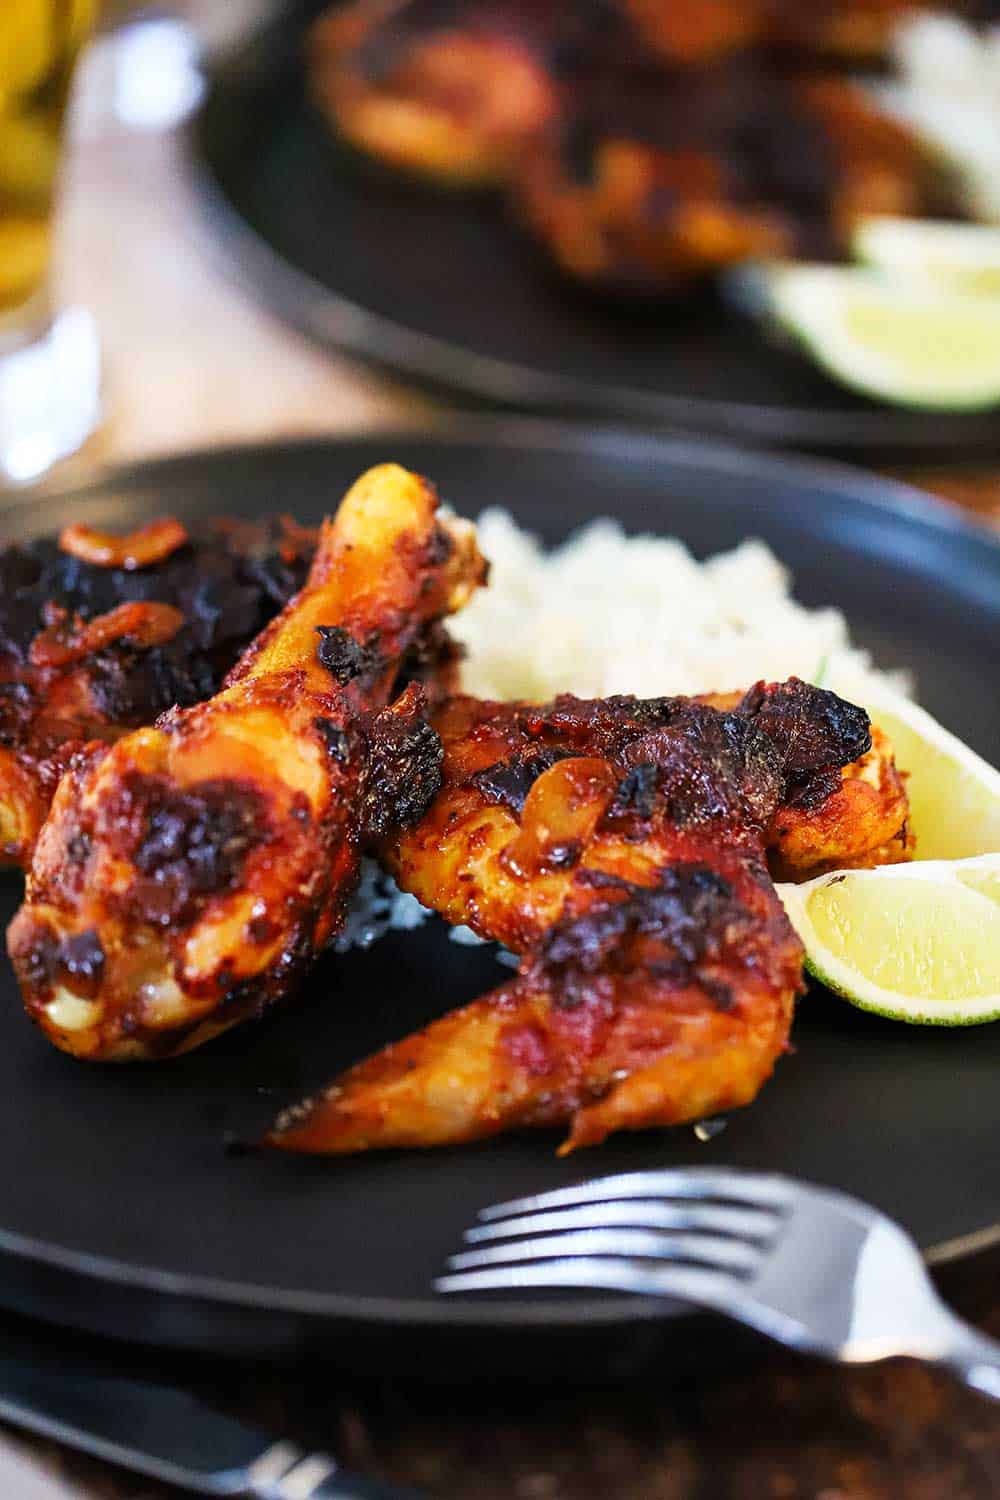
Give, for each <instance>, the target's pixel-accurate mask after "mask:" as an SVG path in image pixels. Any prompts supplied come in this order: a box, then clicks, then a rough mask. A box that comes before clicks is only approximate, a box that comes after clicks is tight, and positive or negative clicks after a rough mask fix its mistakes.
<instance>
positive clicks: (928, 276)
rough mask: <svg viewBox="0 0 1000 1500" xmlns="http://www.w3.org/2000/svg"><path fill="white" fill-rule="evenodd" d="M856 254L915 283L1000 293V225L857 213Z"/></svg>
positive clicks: (976, 293) (983, 294)
mask: <svg viewBox="0 0 1000 1500" xmlns="http://www.w3.org/2000/svg"><path fill="white" fill-rule="evenodd" d="M852 248H853V250H854V254H855V255H856V256H857V258H858V260H863V261H866V262H867V263H868V264H869V265H872V266H877V267H878V269H879V270H880V271H882V272H884V273H886V274H888V275H890V276H893V277H895V278H897V281H898V280H905V281H906V282H909V283H912V284H914V285H919V286H925V287H937V288H939V289H941V290H944V291H953V292H962V293H964V294H965V295H966V296H974V297H1000V228H997V227H996V226H994V225H989V224H953V223H947V222H945V221H944V220H935V219H893V218H888V217H879V218H871V219H862V221H861V222H860V224H859V225H858V227H857V229H856V230H855V232H854V242H853V247H852Z"/></svg>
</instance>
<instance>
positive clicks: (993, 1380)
mask: <svg viewBox="0 0 1000 1500" xmlns="http://www.w3.org/2000/svg"><path fill="white" fill-rule="evenodd" d="M948 1321H949V1325H950V1327H949V1337H948V1339H947V1340H946V1342H945V1344H944V1347H943V1348H942V1350H941V1351H940V1353H939V1355H938V1359H937V1363H938V1364H941V1365H943V1366H944V1367H945V1368H946V1369H948V1370H951V1372H952V1374H953V1375H957V1376H958V1378H959V1380H961V1381H964V1383H965V1384H966V1385H969V1386H971V1387H972V1388H973V1390H976V1391H981V1392H982V1394H983V1395H984V1396H991V1397H992V1398H993V1400H994V1401H1000V1342H998V1341H997V1340H996V1339H991V1338H989V1337H988V1335H987V1334H985V1333H980V1332H979V1331H978V1329H975V1328H971V1327H970V1326H969V1324H968V1323H963V1322H962V1320H961V1319H960V1318H956V1317H951V1318H949V1320H948Z"/></svg>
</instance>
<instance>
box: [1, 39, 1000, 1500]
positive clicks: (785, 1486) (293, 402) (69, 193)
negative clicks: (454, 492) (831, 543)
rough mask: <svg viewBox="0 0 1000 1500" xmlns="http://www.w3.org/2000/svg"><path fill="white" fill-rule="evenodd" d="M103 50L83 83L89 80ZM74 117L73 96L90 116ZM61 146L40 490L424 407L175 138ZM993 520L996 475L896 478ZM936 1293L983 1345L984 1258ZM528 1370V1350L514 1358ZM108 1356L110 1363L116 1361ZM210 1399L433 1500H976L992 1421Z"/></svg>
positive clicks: (350, 1395)
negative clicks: (84, 309)
mask: <svg viewBox="0 0 1000 1500" xmlns="http://www.w3.org/2000/svg"><path fill="white" fill-rule="evenodd" d="M108 64H109V58H108V55H105V56H104V57H103V58H98V59H97V61H96V63H95V64H94V66H93V67H92V68H91V70H90V75H89V86H90V88H91V89H92V91H93V93H94V94H95V95H99V94H100V93H101V91H102V90H105V91H106V89H107V87H108V71H107V68H108ZM91 103H93V99H92V100H91ZM97 106H98V107H97V108H96V117H97V122H96V126H95V123H94V116H95V110H93V109H92V110H91V112H90V119H91V123H90V126H89V127H87V128H84V127H83V126H81V129H80V130H79V131H78V133H77V138H76V139H75V141H74V144H73V148H72V151H71V156H70V161H69V167H68V174H67V181H66V189H65V199H64V208H63V221H62V227H61V256H60V286H61V289H62V294H63V296H64V297H65V298H67V299H69V300H76V301H80V302H83V303H85V304H86V305H88V306H89V307H91V308H92V309H93V310H94V312H95V313H96V315H97V318H98V321H99V323H100V328H101V333H102V337H103V341H104V348H105V351H106V360H107V364H106V411H107V414H106V420H105V422H104V424H103V426H102V428H101V430H100V432H99V433H98V434H97V435H96V436H95V437H94V439H93V440H92V441H91V442H90V443H89V444H88V445H87V448H86V449H85V450H84V452H83V453H82V454H80V455H79V456H78V457H77V458H76V459H74V460H73V461H72V462H70V463H69V464H67V465H63V466H62V469H61V470H60V472H59V473H57V474H56V475H54V476H52V479H51V481H50V482H52V483H57V484H62V483H65V482H67V481H70V480H75V479H77V478H85V477H87V476H88V475H89V474H92V473H94V472H96V471H97V470H98V469H100V468H101V467H103V466H104V465H107V464H109V463H115V462H118V461H121V460H131V459H136V458H141V457H143V456H146V455H150V454H162V453H167V452H171V451H179V450H184V449H189V448H192V447H198V446H204V445H210V444H219V443H228V442H234V441H240V440H257V439H266V438H270V437H285V436H291V435H295V434H303V433H322V432H338V431H345V430H347V429H354V428H358V427H365V428H374V427H378V426H392V425H394V424H398V423H400V422H407V423H408V422H413V421H419V420H420V419H421V417H423V416H426V415H427V414H428V413H431V412H432V411H433V410H434V407H433V406H432V404H431V403H430V402H429V401H428V400H427V399H426V398H425V397H423V396H421V395H418V394H416V393H415V392H413V391H412V390H408V389H406V388H404V387H403V386H401V385H398V384H395V383H393V382H392V381H390V380H388V379H385V378H383V377H381V376H376V375H374V374H372V373H370V372H368V371H366V370H364V369H362V368H360V367H359V366H358V365H356V364H352V363H350V362H348V361H347V360H340V359H336V358H333V357H331V356H329V355H328V354H326V353H320V352H318V351H317V350H316V349H314V348H312V347H311V346H310V345H308V344H307V343H305V342H304V341H303V340H302V339H300V338H299V337H298V336H296V335H295V334H294V333H292V332H290V331H289V330H288V329H287V328H285V327H284V326H282V325H280V324H278V323H276V322H275V321H274V320H273V319H272V318H271V317H270V315H269V314H268V313H267V312H265V311H263V310H262V309H261V308H260V307H258V306H257V305H255V303H254V302H253V301H252V300H251V298H250V297H249V296H248V294H247V293H246V292H245V291H243V290H242V289H241V288H240V287H238V286H236V285H233V284H231V283H230V282H229V281H228V280H227V279H226V277H225V276H224V275H223V274H222V273H221V271H220V270H219V269H218V267H217V266H216V265H215V264H214V263H213V260H212V257H211V255H210V253H209V251H208V250H207V249H206V246H205V244H204V243H203V242H201V241H200V240H199V238H198V236H197V235H196V234H195V232H194V229H193V213H192V204H191V201H190V198H189V195H188V192H187V190H186V188H185V185H184V180H183V173H182V170H181V164H180V152H179V145H178V142H177V140H176V139H175V138H174V137H173V136H171V135H163V134H141V133H129V132H127V131H124V130H122V129H121V128H120V127H117V126H115V125H114V123H113V122H111V121H109V120H108V119H106V118H105V119H103V121H102V120H101V118H100V116H101V113H102V111H101V108H100V99H98V100H97ZM958 457H959V455H956V458H958ZM905 477H908V478H914V477H915V478H917V479H918V480H921V481H923V482H924V483H925V484H927V485H928V486H929V487H931V488H933V489H935V490H936V491H937V492H938V493H939V494H940V495H942V496H943V497H945V498H946V499H947V500H948V502H949V503H952V504H958V505H964V506H966V507H969V508H970V509H971V510H973V511H975V512H976V513H977V514H978V515H979V516H980V517H981V518H982V519H985V520H987V521H992V522H994V523H997V524H1000V471H997V472H988V471H983V470H980V471H978V472H973V471H966V470H959V471H954V470H953V471H950V472H943V471H935V472H933V473H924V474H921V475H917V476H913V475H906V476H905ZM947 1290H948V1292H949V1295H950V1296H951V1297H952V1300H953V1301H954V1303H955V1305H956V1306H957V1307H958V1308H959V1310H960V1311H962V1312H963V1313H964V1314H965V1315H966V1316H969V1317H971V1318H973V1319H975V1320H976V1321H977V1322H978V1323H979V1324H980V1325H981V1326H983V1327H986V1328H988V1329H990V1330H991V1331H992V1332H993V1333H994V1334H995V1335H997V1336H1000V1289H998V1287H997V1284H996V1264H995V1262H994V1263H992V1264H991V1263H989V1262H982V1263H978V1264H973V1265H971V1266H969V1267H966V1268H965V1269H964V1270H963V1271H962V1272H961V1273H957V1272H955V1271H953V1272H952V1273H951V1274H950V1275H949V1277H948V1284H947ZM525 1354H526V1360H527V1359H530V1349H526V1351H525ZM111 1357H112V1358H113V1359H114V1360H115V1361H116V1362H117V1363H119V1364H123V1365H126V1366H127V1365H128V1363H129V1361H130V1359H133V1358H135V1357H136V1356H135V1355H134V1354H130V1353H129V1351H127V1350H115V1351H112V1352H111ZM159 1363H160V1364H161V1365H162V1366H163V1369H164V1371H165V1372H166V1373H169V1374H171V1375H173V1376H181V1377H185V1376H187V1377H190V1378H191V1379H192V1380H193V1381H196V1379H197V1378H200V1383H201V1387H202V1388H203V1389H204V1391H205V1394H206V1397H207V1398H208V1399H210V1400H213V1401H215V1402H217V1403H218V1404H220V1405H221V1406H223V1407H225V1408H226V1409H229V1410H232V1411H235V1412H238V1413H241V1414H243V1415H246V1416H247V1417H253V1418H255V1419H256V1420H258V1421H259V1422H261V1423H263V1424H265V1425H267V1426H269V1427H271V1428H273V1430H274V1431H275V1432H276V1433H278V1434H281V1435H286V1436H290V1437H292V1438H295V1439H296V1440H299V1441H301V1442H303V1443H306V1444H309V1445H310V1446H318V1447H325V1448H329V1449H331V1450H333V1451H334V1452H336V1453H337V1454H338V1455H339V1456H340V1457H341V1459H342V1461H343V1462H344V1463H346V1464H349V1465H350V1466H352V1467H354V1468H356V1469H359V1470H362V1471H366V1472H371V1473H378V1474H380V1475H382V1476H384V1477H395V1478H397V1479H399V1480H401V1481H406V1482H409V1483H410V1484H414V1485H420V1486H422V1487H424V1488H425V1489H426V1491H427V1492H428V1494H431V1495H436V1496H441V1497H445V1500H471V1497H476V1500H772V1497H773V1500H995V1497H996V1496H998V1495H1000V1409H997V1408H995V1407H992V1406H990V1405H988V1404H987V1403H986V1402H985V1401H983V1400H980V1399H979V1398H978V1397H976V1396H974V1395H971V1394H969V1393H968V1392H965V1391H961V1390H959V1389H957V1388H956V1387H955V1386H953V1385H952V1384H951V1383H950V1382H949V1381H947V1380H945V1379H943V1378H940V1377H938V1376H935V1375H932V1374H929V1373H928V1372H926V1371H924V1370H921V1369H919V1368H916V1367H913V1366H901V1365H892V1366H884V1367H880V1368H877V1369H868V1370H857V1371H853V1372H845V1371H843V1370H833V1369H828V1368H825V1367H823V1366H820V1365H815V1364H811V1363H806V1362H804V1361H800V1360H795V1359H792V1358H791V1357H789V1356H785V1355H781V1354H774V1355H773V1356H769V1357H766V1358H764V1359H763V1360H762V1361H761V1362H760V1363H759V1364H755V1365H754V1366H753V1367H752V1368H749V1369H737V1370H729V1371H722V1372H720V1373H719V1374H717V1375H714V1376H712V1377H711V1378H699V1379H687V1380H685V1381H683V1382H682V1383H680V1384H677V1383H673V1382H672V1378H671V1371H670V1370H669V1369H667V1370H663V1371H661V1372H658V1373H657V1375H656V1376H655V1377H654V1378H651V1379H649V1380H648V1381H646V1382H645V1383H644V1384H643V1385H641V1386H639V1387H634V1386H632V1387H626V1388H611V1387H608V1386H607V1385H605V1384H602V1381H601V1375H602V1372H601V1371H600V1370H594V1371H590V1372H588V1378H589V1383H588V1384H586V1385H584V1386H583V1387H580V1388H572V1389H571V1388H565V1387H563V1388H553V1387H549V1388H543V1389H540V1390H539V1389H536V1388H533V1387H532V1385H531V1382H530V1379H529V1378H528V1375H527V1373H526V1379H525V1382H524V1384H523V1385H521V1386H519V1387H516V1388H511V1387H507V1388H504V1389H489V1390H483V1389H481V1388H479V1387H478V1386H477V1385H476V1384H475V1382H474V1381H470V1382H467V1383H466V1388H465V1389H464V1390H461V1389H458V1390H456V1389H445V1390H433V1389H428V1388H427V1387H426V1386H420V1387H417V1386H415V1385H412V1384H407V1383H405V1382H402V1381H399V1380H396V1379H394V1378H393V1376H392V1372H391V1371H386V1374H385V1378H384V1379H383V1380H382V1381H381V1382H378V1383H376V1384H371V1383H369V1384H366V1385H362V1384H360V1383H351V1382H349V1381H344V1379H343V1378H342V1377H338V1376H336V1375H335V1374H333V1373H332V1372H330V1371H327V1370H318V1369H316V1368H315V1367H302V1368H296V1369H292V1370H284V1371H282V1372H275V1371H273V1370H267V1369H264V1368H259V1369H256V1368H248V1367H247V1366H246V1365H243V1366H241V1367H239V1368H229V1367H226V1366H223V1365H220V1366H218V1367H213V1368H212V1369H211V1370H210V1371H209V1372H207V1373H206V1371H205V1368H204V1362H203V1361H196V1362H191V1363H186V1362H184V1361H181V1360H178V1359H176V1358H173V1359H164V1360H162V1361H160V1362H159ZM169 1493H171V1492H170V1491H168V1490H167V1489H166V1488H164V1487H162V1486H158V1485H154V1484H151V1483H149V1482H147V1481H141V1480H137V1479H134V1478H131V1477H129V1476H127V1475H122V1474H120V1473H118V1472H116V1471H114V1470H112V1469H111V1468H109V1467H108V1466H106V1465H103V1464H98V1463H95V1462H92V1461H89V1460H85V1459H82V1458H79V1457H76V1456H74V1455H72V1454H69V1453H66V1452H64V1451H61V1450H59V1449H58V1448H56V1447H55V1446H54V1445H52V1444H50V1443H45V1442H41V1441H36V1440H30V1439H25V1438H24V1437H22V1436H20V1435H17V1434H15V1433H14V1432H13V1431H10V1430H6V1431H5V1430H3V1429H0V1496H2V1497H10V1500H68V1497H73V1500H140V1497H142V1500H160V1497H166V1496H167V1495H168V1494H169Z"/></svg>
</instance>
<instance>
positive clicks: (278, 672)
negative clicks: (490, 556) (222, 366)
mask: <svg viewBox="0 0 1000 1500" xmlns="http://www.w3.org/2000/svg"><path fill="white" fill-rule="evenodd" d="M436 512H437V500H436V497H435V495H434V492H433V490H432V489H431V487H430V486H429V485H428V484H427V483H426V482H425V481H423V480H421V479H419V478H417V477H416V476H414V475H412V474H408V473H407V472H406V471H404V470H402V469H399V468H396V467H395V466H386V467H383V468H378V469H373V470H372V471H371V472H370V473H368V474H366V475H364V476H363V477H362V478H361V479H360V480H358V482H357V483H356V484H355V486H354V487H353V489H352V490H351V491H350V493H349V494H348V495H347V497H346V498H345V500H344V501H343V503H342V505H341V507H340V509H339V511H338V512H337V515H336V517H335V519H334V520H333V521H328V522H327V523H326V524H325V525H324V527H323V529H322V532H321V534H320V541H319V547H318V550H317V553H316V558H315V561H314V563H313V566H312V569H311V571H310V574H309V578H308V582H307V583H306V586H305V588H304V589H303V590H302V592H301V593H299V594H298V595H297V596H296V597H295V598H294V599H293V600H292V601H291V602H290V603H289V604H288V605H287V607H286V608H285V610H284V611H283V612H282V614H281V615H280V616H279V617H278V618H277V619H276V620H275V621H273V622H272V623H271V625H270V626H269V627H268V628H267V629H266V630H265V631H264V633H263V634H262V635H261V636H259V637H258V639H257V640H256V641H255V642H254V644H253V645H252V646H251V647H250V649H249V651H248V652H247V653H246V655H245V656H244V657H243V658H242V659H241V661H240V662H239V663H238V665H237V666H236V668H235V669H234V670H233V672H232V673H231V674H230V676H229V678H228V679H227V683H226V686H225V687H224V688H223V690H222V691H221V692H220V693H219V694H218V695H217V696H216V697H214V698H212V699H210V700H209V701H208V702H207V703H203V704H200V705H198V706H196V707H194V708H189V709H184V710H178V711H172V712H170V713H168V714H166V715H164V717H163V718H161V720H160V721H159V723H158V724H157V725H156V726H155V727H154V728H150V729H143V730H139V731H138V732H136V733H133V734H131V735H129V736H127V737H126V738H125V739H122V740H120V741H119V742H118V743H117V744H116V745H114V746H112V747H110V748H109V747H107V746H105V745H101V744H91V745H88V746H87V747H86V748H85V749H84V750H82V751H81V752H80V753H79V754H77V755H76V756H75V757H74V759H73V762H72V764H71V766H70V769H69V771H68V772H67V774H66V775H65V776H64V778H63V780H62V781H61V783H60V785H59V789H58V791H57V793H56V797H55V801H54V803H53V806H52V811H51V814H50V816H49V818H48V821H47V822H46V824H45V826H44V828H43V830H42V833H41V835H40V837H39V840H38V844H37V847H36V851H35V857H34V860H33V862H32V866H31V869H30V872H29V876H28V887H27V896H26V900H25V903H24V905H23V907H22V908H21V910H20V912H19V913H18V914H17V916H16V917H15V918H14V921H13V922H12V924H11V927H10V929H9V933H8V948H9V951H10V955H11V958H12V960H13V963H14V967H15V970H16V972H17V976H18V979H19V981H20V984H21V988H22V991H23V994H24V999H25V1004H26V1006H27V1009H28V1012H29V1014H30V1015H31V1016H32V1017H33V1018H34V1019H35V1020H36V1021H37V1022H38V1023H39V1025H40V1026H42V1028H43V1029H44V1030H45V1032H46V1034H47V1035H48V1036H49V1038H50V1039H51V1040H52V1041H53V1042H54V1043H55V1044H56V1045H57V1046H59V1047H62V1048H63V1049H65V1050H66V1051H69V1052H73V1053H75V1054H76V1055H77V1056H80V1057H86V1058H99V1059H131V1058H146V1057H162V1056H167V1055H170V1054H173V1053H177V1052H182V1051H186V1050H188V1049H189V1048H191V1047H193V1046H197V1045H198V1044H200V1043H201V1042H203V1041H206V1040H208V1039H209V1038H210V1037H212V1036H214V1035H215V1034H216V1033H218V1032H220V1031H223V1030H225V1029H226V1028H227V1027H229V1026H232V1025H233V1024H234V1023H236V1022H237V1021H240V1020H242V1019H244V1018H245V1017H247V1016H249V1015H251V1014H253V1013H255V1012H257V1011H259V1010H261V1009H262V1008H263V1007H264V1006H265V1005H266V1004H268V1003H270V1002H271V1001H273V1000H275V999H276V998H278V997H279V996H280V995H282V994H283V993H285V992H286V991H287V990H288V989H289V987H290V986H291V985H292V984H293V983H294V982H295V981H296V980H297V978H298V977H299V975H300V974H301V973H302V971H303V969H304V968H305V967H306V965H307V964H308V963H309V962H310V960H311V959H312V957H313V956H314V955H315V954H317V953H319V952H320V951H322V949H323V948H324V947H325V946H326V944H327V942H328V941H329V940H330V938H331V936H332V935H333V934H334V933H335V932H336V931H337V929H338V926H339V924H340V923H341V921H342V917H343V913H344V908H345V905H346V902H347V900H348V898H349V896H350V894H351V891H352V889H353V886H354V883H355V879H356V876H357V871H358V864H359V860H360V851H361V844H362V842H363V840H365V839H366V838H368V837H373V836H379V837H387V836H388V835H389V834H390V833H391V831H392V830H393V828H394V827H395V826H396V822H397V820H399V821H401V822H407V821H413V820H415V819H416V818H418V817H419V816H420V815H421V813H422V812H423V811H424V809H425V807H426V806H427V804H428V803H429V801H430V799H431V797H432V796H433V794H434V792H435V791H436V789H437V786H438V782H439V762H440V754H441V752H440V744H439V742H438V740H437V737H436V735H435V734H434V733H433V731H432V730H430V729H429V728H428V726H427V724H426V722H425V720H424V717H423V713H422V706H423V695H422V690H421V688H420V687H419V686H418V685H417V684H413V683H411V684H410V686H409V687H408V688H407V689H406V691H405V692H404V693H403V694H402V695H401V696H400V697H399V698H397V699H396V701H395V702H390V699H391V697H392V693H393V690H394V684H395V682H396V679H397V676H398V674H399V671H400V666H401V663H402V661H403V658H404V657H405V655H406V653H407V651H408V649H409V648H410V647H411V646H412V645H413V644H414V643H415V642H416V641H417V640H418V638H419V637H420V636H421V634H422V633H423V632H424V631H425V629H426V628H427V627H428V626H433V625H434V623H435V622H436V621H437V620H438V619H439V618H440V617H441V616H442V615H444V614H446V613H448V612H450V611H452V610H454V609H457V608H459V607H461V605H462V604H463V603H464V602H465V601H466V599H467V598H468V597H469V595H470V594H471V592H472V591H473V589H474V588H475V587H476V585H477V583H479V582H480V581H481V579H482V575H483V567H484V565H483V564H482V560H481V558H480V557H479V554H478V552H477V550H476V546H475V539H474V532H473V530H472V528H471V527H469V526H467V525H466V524H464V523H459V522H455V521H450V520H441V519H439V518H438V517H437V514H436ZM387 705H388V706H387Z"/></svg>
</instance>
